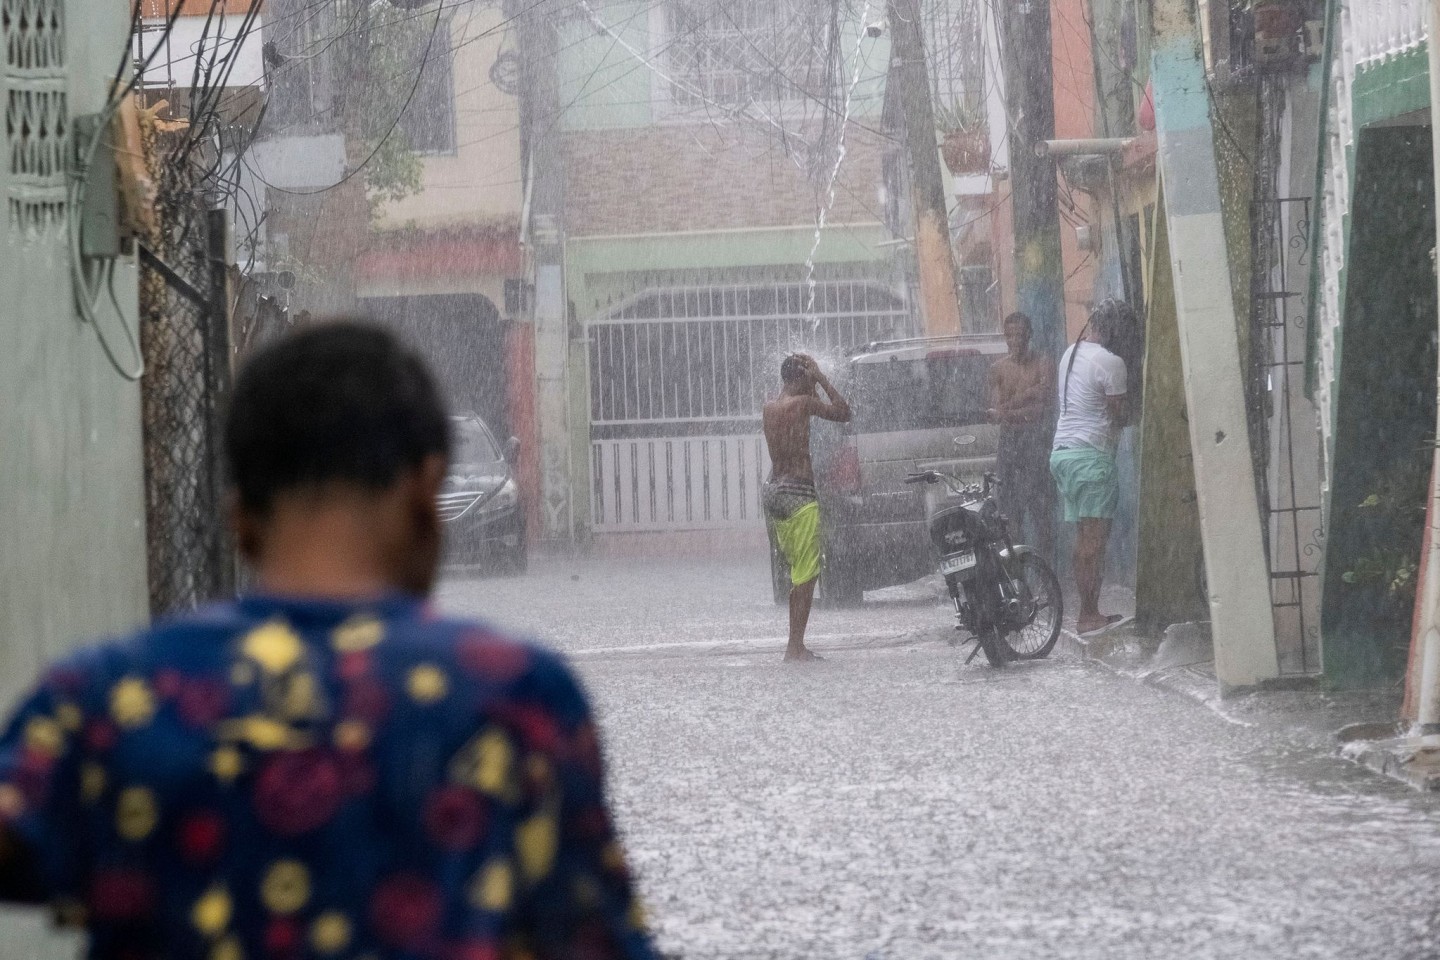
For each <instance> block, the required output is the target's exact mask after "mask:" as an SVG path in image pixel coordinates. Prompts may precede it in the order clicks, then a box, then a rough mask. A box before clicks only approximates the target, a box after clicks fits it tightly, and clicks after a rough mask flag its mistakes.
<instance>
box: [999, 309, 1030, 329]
mask: <svg viewBox="0 0 1440 960" xmlns="http://www.w3.org/2000/svg"><path fill="white" fill-rule="evenodd" d="M1012 323H1023V324H1025V329H1026V330H1027V331H1028V332H1030V333H1034V332H1035V325H1034V324H1033V323H1031V322H1030V315H1029V314H1026V313H1021V312H1020V311H1019V310H1016V311H1015V312H1014V313H1012V314H1010V316H1008V317H1006V318H1005V323H1004V324H1002V325H1001V329H1004V328H1005V327H1008V326H1010V324H1012Z"/></svg>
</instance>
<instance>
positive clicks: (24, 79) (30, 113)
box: [0, 0, 70, 236]
mask: <svg viewBox="0 0 1440 960" xmlns="http://www.w3.org/2000/svg"><path fill="white" fill-rule="evenodd" d="M0 27H3V32H4V41H5V83H4V86H5V89H6V96H5V148H6V156H7V161H6V162H7V170H8V173H9V184H10V187H9V196H8V197H7V203H6V205H7V207H8V210H9V216H10V222H11V224H12V225H13V226H15V227H17V228H18V232H19V233H20V234H21V235H22V236H27V235H28V236H33V235H35V234H38V233H42V232H47V231H49V230H50V229H52V228H57V227H58V226H59V225H60V223H61V222H62V220H63V218H64V213H65V145H66V144H67V143H68V142H69V123H70V115H69V107H68V104H67V102H66V94H65V16H64V8H63V4H62V3H61V0H0Z"/></svg>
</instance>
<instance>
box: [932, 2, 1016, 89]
mask: <svg viewBox="0 0 1440 960" xmlns="http://www.w3.org/2000/svg"><path fill="white" fill-rule="evenodd" d="M987 6H988V5H987V2H986V0H941V2H939V3H935V4H933V5H929V6H927V9H926V12H925V30H924V33H925V44H926V51H925V52H926V56H927V58H928V59H929V62H930V78H931V85H932V89H931V96H932V97H934V100H935V103H936V105H937V106H938V107H939V108H940V109H941V110H942V111H944V110H947V109H948V110H953V111H961V112H965V111H974V110H977V109H980V108H982V107H983V105H984V103H985V87H986V77H985V74H986V71H987V63H986V51H985V21H986V15H987ZM993 55H994V56H998V52H997V53H995V54H993ZM989 69H995V65H994V64H993V63H992V64H990V67H989Z"/></svg>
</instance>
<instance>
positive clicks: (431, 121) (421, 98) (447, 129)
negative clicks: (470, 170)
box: [400, 17, 455, 153]
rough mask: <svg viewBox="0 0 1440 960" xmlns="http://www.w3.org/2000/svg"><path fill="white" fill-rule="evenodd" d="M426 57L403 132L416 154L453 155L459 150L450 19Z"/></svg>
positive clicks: (444, 22)
mask: <svg viewBox="0 0 1440 960" xmlns="http://www.w3.org/2000/svg"><path fill="white" fill-rule="evenodd" d="M436 31H437V32H436V34H435V37H434V39H433V40H431V41H430V43H429V50H428V52H426V51H425V49H424V47H423V46H422V48H421V55H422V56H423V57H424V62H423V64H421V65H420V76H419V78H418V81H417V83H416V86H415V95H414V96H413V97H412V98H411V100H410V105H409V106H408V107H406V108H405V111H404V113H402V114H401V115H400V131H401V132H402V133H403V134H405V139H406V141H407V142H409V144H410V149H411V150H414V151H415V152H416V153H451V152H453V151H454V150H455V71H454V65H453V64H452V63H451V60H452V58H453V55H452V53H451V49H450V42H451V41H450V20H449V18H448V17H446V18H443V19H442V20H441V21H440V23H439V25H438V26H437V27H436Z"/></svg>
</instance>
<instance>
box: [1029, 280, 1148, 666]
mask: <svg viewBox="0 0 1440 960" xmlns="http://www.w3.org/2000/svg"><path fill="white" fill-rule="evenodd" d="M1134 328H1135V314H1134V312H1133V311H1132V310H1131V309H1130V307H1129V305H1128V304H1126V303H1124V302H1123V301H1120V300H1113V299H1112V300H1105V301H1103V302H1102V303H1100V304H1099V305H1098V306H1096V307H1095V309H1094V310H1092V311H1091V313H1090V319H1089V321H1088V322H1087V323H1086V324H1085V329H1084V330H1083V331H1081V334H1080V338H1079V339H1078V340H1076V341H1075V343H1074V345H1073V346H1071V347H1070V349H1069V350H1066V351H1065V354H1064V356H1062V357H1061V358H1060V377H1059V387H1060V391H1059V400H1060V420H1059V422H1058V423H1057V424H1056V426H1055V445H1054V451H1053V452H1052V453H1051V454H1050V472H1051V474H1052V475H1053V476H1054V477H1055V485H1056V487H1058V488H1059V490H1060V497H1061V500H1062V501H1063V502H1064V506H1065V520H1066V522H1067V523H1074V524H1075V525H1076V532H1075V554H1074V558H1073V561H1072V563H1073V570H1074V575H1075V588H1076V590H1077V591H1078V593H1079V594H1080V610H1079V613H1078V614H1077V615H1076V619H1075V630H1076V632H1077V633H1079V634H1080V635H1081V636H1082V637H1083V636H1094V635H1095V634H1098V633H1101V632H1103V631H1104V630H1107V629H1109V628H1110V627H1112V626H1115V625H1116V624H1118V623H1120V622H1122V620H1123V619H1124V618H1123V617H1121V616H1120V615H1119V614H1104V613H1101V612H1100V586H1101V582H1102V580H1103V579H1104V574H1105V550H1106V546H1107V544H1108V542H1109V540H1110V527H1111V525H1112V524H1113V523H1114V520H1115V513H1116V510H1117V509H1118V508H1119V505H1120V472H1119V470H1118V469H1117V467H1116V465H1115V448H1116V446H1117V444H1118V443H1119V439H1120V431H1121V430H1122V429H1123V428H1124V427H1125V426H1127V425H1128V424H1129V422H1130V404H1129V396H1128V390H1129V387H1128V383H1127V371H1126V366H1125V361H1124V360H1123V359H1121V356H1120V353H1121V352H1125V353H1128V352H1129V351H1127V350H1126V349H1125V341H1126V338H1127V335H1128V334H1129V333H1130V332H1132V331H1133V330H1134Z"/></svg>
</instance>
